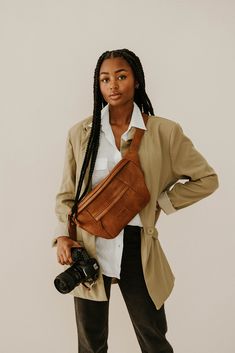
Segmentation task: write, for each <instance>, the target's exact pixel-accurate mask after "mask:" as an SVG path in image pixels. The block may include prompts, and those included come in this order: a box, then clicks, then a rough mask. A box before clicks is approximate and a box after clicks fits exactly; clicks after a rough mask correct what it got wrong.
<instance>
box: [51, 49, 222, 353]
mask: <svg viewBox="0 0 235 353" xmlns="http://www.w3.org/2000/svg"><path fill="white" fill-rule="evenodd" d="M142 112H144V113H146V114H148V115H149V118H148V122H147V124H146V126H145V124H144V121H143V117H142V114H141V113H142ZM136 127H137V128H141V129H144V130H145V133H144V136H143V138H142V140H141V144H140V147H139V157H140V162H141V167H142V170H143V172H144V176H145V182H146V185H147V187H148V190H149V191H150V195H151V197H150V201H149V202H148V204H147V206H145V207H144V209H142V210H141V211H140V213H139V214H137V215H136V216H135V217H134V218H133V219H132V220H131V222H130V223H129V224H128V225H127V226H126V227H125V228H124V229H123V230H122V231H121V232H120V234H119V235H118V236H117V237H116V238H114V239H112V240H110V239H109V240H107V239H103V238H100V237H95V236H93V235H92V234H89V233H87V232H86V231H84V230H82V229H80V228H78V229H77V241H73V240H72V239H70V238H69V237H68V231H67V225H66V222H67V215H68V213H69V212H70V211H71V209H72V206H73V204H74V199H75V194H76V192H77V199H78V201H80V200H81V199H82V198H83V196H84V195H85V194H86V193H87V192H88V191H89V190H90V185H91V186H92V187H93V186H94V185H95V184H96V183H98V182H99V181H100V180H102V179H103V178H104V177H105V176H106V175H107V174H108V173H109V171H110V170H111V169H112V168H113V167H114V166H115V164H116V163H117V162H118V161H119V160H120V159H121V158H122V156H123V155H124V154H125V152H126V150H127V149H128V146H129V145H130V142H131V140H132V138H133V135H134V132H135V128H136ZM180 179H186V182H184V183H182V182H180V181H179V180H180ZM217 187H218V178H217V175H216V173H215V171H214V170H213V168H212V167H211V166H210V165H209V164H208V163H207V161H206V160H205V158H204V157H203V156H202V155H201V154H200V153H199V152H198V151H197V150H196V149H195V148H194V146H193V144H192V142H191V141H190V139H189V138H188V137H186V136H185V135H184V133H183V131H182V128H181V127H180V125H179V124H178V123H176V122H174V121H172V120H169V119H165V118H161V117H156V116H154V111H153V107H152V104H151V102H150V100H149V98H148V96H147V94H146V92H145V78H144V72H143V69H142V65H141V63H140V60H139V58H138V57H137V56H136V55H135V54H134V53H133V52H131V51H129V50H127V49H122V50H113V51H107V52H105V53H103V54H102V55H101V56H100V58H99V60H98V62H97V66H96V69H95V74H94V110H93V116H92V117H89V118H87V119H84V120H83V121H81V122H79V123H78V124H76V125H75V126H73V127H72V128H71V129H70V131H69V134H68V139H67V147H66V158H65V166H64V174H63V179H62V184H61V188H60V191H59V193H58V195H57V198H56V213H57V216H58V219H59V223H58V229H57V233H56V238H55V239H54V242H53V245H57V257H58V262H59V263H60V264H62V265H65V264H66V265H69V264H71V263H72V259H71V248H72V247H79V246H83V247H85V248H86V250H87V251H88V253H89V254H90V256H92V257H96V259H97V260H98V262H99V264H100V267H101V270H100V274H99V278H98V280H97V283H96V284H95V285H94V286H92V287H91V288H90V289H87V288H86V287H84V286H82V285H80V286H77V287H76V288H75V289H74V290H73V291H72V292H71V293H72V294H73V295H74V303H75V313H76V322H77V332H78V342H79V343H78V344H79V352H80V353H91V352H97V353H98V352H99V353H103V352H107V337H108V306H109V297H110V287H111V283H114V282H116V283H118V285H119V287H120V289H121V292H122V295H123V298H124V300H125V303H126V306H127V309H128V312H129V315H130V318H131V320H132V323H133V327H134V329H135V333H136V336H137V339H138V342H139V345H140V348H141V351H142V352H148V353H157V352H159V353H160V352H161V353H163V352H164V353H171V352H173V349H172V347H171V345H170V343H169V342H168V341H167V339H166V332H167V322H166V317H165V309H164V302H165V300H166V299H167V298H168V296H169V295H170V292H171V290H172V288H173V285H174V275H173V273H172V271H171V269H170V266H169V264H168V262H167V259H166V257H165V255H164V253H163V251H162V248H161V246H160V243H159V240H158V232H157V229H156V227H155V224H156V222H157V219H158V217H159V215H160V212H161V210H163V211H164V212H165V213H166V214H170V213H172V212H176V211H177V210H180V209H181V208H184V207H187V206H189V205H191V204H193V203H195V202H197V201H199V200H201V199H202V198H204V197H206V196H208V195H210V194H211V193H212V192H214V190H215V189H216V188H217Z"/></svg>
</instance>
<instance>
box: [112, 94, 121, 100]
mask: <svg viewBox="0 0 235 353" xmlns="http://www.w3.org/2000/svg"><path fill="white" fill-rule="evenodd" d="M120 96H121V94H120V93H113V94H110V96H109V98H111V99H118V98H119V97H120Z"/></svg>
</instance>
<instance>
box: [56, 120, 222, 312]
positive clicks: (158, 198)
mask: <svg viewBox="0 0 235 353" xmlns="http://www.w3.org/2000/svg"><path fill="white" fill-rule="evenodd" d="M91 121H92V117H89V118H87V119H84V120H83V121H81V122H79V123H77V124H76V125H74V126H73V127H72V128H71V129H70V130H69V133H68V138H67V145H66V156H65V164H64V172H63V178H62V183H61V187H60V190H59V193H58V195H57V197H56V214H57V217H58V220H59V222H58V228H57V236H59V235H68V232H67V214H68V212H69V210H70V208H71V206H72V204H73V200H74V194H75V190H76V186H77V182H78V179H79V174H80V170H81V166H82V161H83V158H84V154H85V149H86V145H87V141H88V138H89V134H90V130H91V127H90V126H89V125H91V124H90V123H91ZM134 132H135V128H132V129H131V130H130V131H129V136H128V141H126V142H125V141H123V140H122V141H121V153H122V155H123V154H124V152H125V151H126V149H127V147H128V146H129V144H130V141H131V139H132V137H133V135H134ZM139 157H140V162H141V166H142V169H143V172H144V175H145V181H146V185H147V187H148V189H149V191H150V194H151V199H150V201H149V203H148V204H147V206H146V207H145V208H144V209H143V210H142V211H141V212H140V218H141V221H142V224H143V228H142V230H141V232H142V233H141V258H142V266H143V272H144V278H145V281H146V285H147V288H148V292H149V294H150V296H151V298H152V300H153V302H154V303H155V306H156V308H157V309H159V308H160V307H161V306H162V304H163V303H164V301H165V300H166V299H167V297H168V296H169V295H170V293H171V291H172V288H173V286H174V275H173V273H172V271H171V268H170V266H169V264H168V261H167V259H166V257H165V255H164V252H163V250H162V248H161V245H160V242H159V239H158V231H157V229H156V227H155V224H156V222H157V219H158V217H159V215H160V212H161V210H163V211H164V212H165V213H166V214H170V213H172V212H176V211H177V210H179V209H181V208H184V207H187V206H189V205H191V204H193V203H195V202H197V201H199V200H201V199H202V198H204V197H206V196H208V195H210V194H211V193H213V192H214V190H215V189H216V188H217V187H218V178H217V175H216V173H215V171H214V170H213V168H212V167H211V166H210V165H209V164H208V162H207V161H206V160H205V158H204V157H203V156H202V155H201V154H200V153H199V152H198V151H197V150H196V149H195V147H194V146H193V144H192V142H191V140H190V139H189V138H188V137H186V136H185V135H184V133H183V131H182V128H181V127H180V125H179V124H178V123H176V122H174V121H172V120H169V119H166V118H161V117H152V116H151V117H149V120H148V123H147V131H146V132H145V134H144V136H143V138H142V141H141V145H140V148H139ZM180 179H187V180H186V182H184V183H183V182H180ZM86 180H87V175H86V179H85V181H86ZM84 185H85V183H84ZM84 185H83V188H84ZM77 234H78V236H77V240H78V242H80V243H81V244H82V245H84V246H85V248H86V249H87V251H88V253H89V254H90V256H92V257H96V248H95V237H94V236H93V235H91V234H89V233H87V232H86V231H84V230H82V229H79V228H77ZM55 245H56V239H54V240H53V246H55ZM65 268H66V266H65ZM71 294H72V295H74V296H78V297H81V298H87V299H91V300H97V301H105V300H107V297H106V294H105V290H104V284H103V278H102V275H100V276H99V278H98V281H97V283H96V284H95V285H94V286H93V287H92V288H91V289H90V290H88V289H86V288H85V287H84V286H83V285H79V286H77V287H76V288H75V289H74V290H73V291H72V292H71Z"/></svg>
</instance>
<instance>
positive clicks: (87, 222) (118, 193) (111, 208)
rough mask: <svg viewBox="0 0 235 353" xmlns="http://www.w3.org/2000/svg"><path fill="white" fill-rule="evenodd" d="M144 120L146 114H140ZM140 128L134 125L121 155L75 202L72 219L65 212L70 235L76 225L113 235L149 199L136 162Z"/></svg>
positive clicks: (96, 233)
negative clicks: (134, 127) (112, 166)
mask: <svg viewBox="0 0 235 353" xmlns="http://www.w3.org/2000/svg"><path fill="white" fill-rule="evenodd" d="M143 118H144V121H145V124H146V123H147V119H148V116H147V115H143ZM143 134H144V130H143V129H139V128H136V131H135V134H134V138H133V139H132V142H131V144H130V146H129V149H128V151H127V152H126V154H125V156H124V157H123V158H122V159H121V160H120V161H119V162H118V163H117V164H116V166H115V167H114V168H113V169H112V170H111V172H110V173H109V174H108V175H107V177H106V178H104V179H103V180H102V181H101V182H99V183H98V184H97V185H96V186H95V187H94V189H92V190H91V191H90V192H89V193H88V194H87V195H86V196H85V197H84V198H83V199H82V201H81V202H80V203H79V205H78V210H77V213H76V214H75V216H74V217H73V219H71V217H70V216H69V233H70V237H72V238H73V239H76V238H75V234H76V233H75V232H76V225H78V226H79V227H80V228H82V229H84V230H86V231H87V232H89V233H90V234H92V235H95V236H99V237H103V238H107V239H111V238H115V237H116V236H117V235H118V234H119V233H120V231H121V230H122V229H123V228H124V227H125V226H126V225H127V224H128V223H129V222H130V220H131V219H132V218H133V217H134V216H135V215H136V214H137V213H139V211H140V210H142V209H143V208H144V207H145V206H146V204H147V203H148V201H149V199H150V194H149V191H148V189H147V187H146V184H145V180H144V174H143V171H142V169H141V166H140V161H139V156H138V149H139V145H140V141H141V138H142V136H143Z"/></svg>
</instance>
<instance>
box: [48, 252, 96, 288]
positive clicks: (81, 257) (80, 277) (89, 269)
mask: <svg viewBox="0 0 235 353" xmlns="http://www.w3.org/2000/svg"><path fill="white" fill-rule="evenodd" d="M71 257H72V260H73V264H72V265H71V266H70V267H69V268H68V269H67V270H65V271H64V272H62V273H60V274H59V275H58V276H57V277H56V278H55V280H54V285H55V287H56V289H57V290H58V291H59V292H60V293H63V294H66V293H69V292H71V291H72V290H73V289H74V288H75V287H76V286H78V285H79V284H80V283H82V284H84V285H85V283H88V284H90V285H92V284H94V283H95V281H96V280H97V278H98V276H99V264H98V262H97V261H96V259H94V258H91V257H90V256H89V255H88V253H87V251H86V249H84V248H71Z"/></svg>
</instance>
